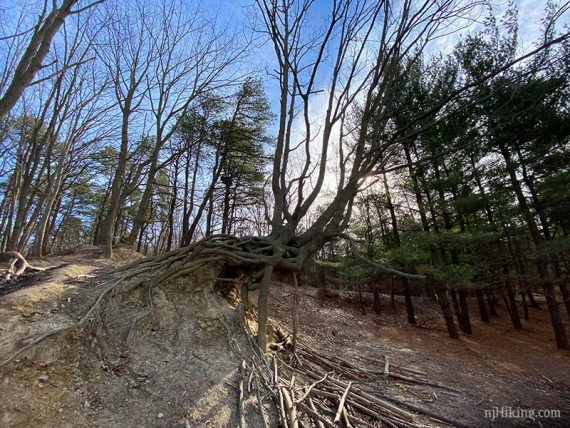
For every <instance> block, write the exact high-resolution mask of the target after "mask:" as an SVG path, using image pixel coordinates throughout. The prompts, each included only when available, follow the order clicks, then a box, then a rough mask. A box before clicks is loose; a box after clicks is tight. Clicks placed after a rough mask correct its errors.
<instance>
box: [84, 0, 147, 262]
mask: <svg viewBox="0 0 570 428" xmlns="http://www.w3.org/2000/svg"><path fill="white" fill-rule="evenodd" d="M100 17H101V19H100V23H99V25H100V26H102V27H103V30H102V31H101V32H100V33H99V34H98V44H97V54H98V56H99V58H100V59H101V61H102V62H103V64H104V65H105V68H106V69H107V72H108V75H109V78H110V79H111V80H112V84H113V88H114V95H115V99H116V101H117V105H118V108H119V110H120V114H121V127H120V129H121V132H120V149H119V154H118V159H117V167H116V169H115V173H114V175H113V179H112V184H111V193H110V196H109V206H108V208H107V210H106V214H105V215H104V217H103V220H102V221H101V224H100V228H99V230H98V234H97V236H96V237H95V243H96V244H101V245H104V246H105V256H106V257H112V251H113V250H112V244H113V238H114V235H115V223H116V220H117V216H118V215H119V212H120V210H121V207H122V204H123V200H124V196H125V194H124V191H123V190H124V189H123V186H124V184H125V172H126V169H127V163H128V161H129V158H130V154H131V152H133V151H134V148H133V147H132V143H131V141H130V140H129V128H132V127H133V119H134V115H135V114H136V113H137V112H138V111H139V109H140V108H141V105H142V104H143V101H144V100H145V97H146V95H147V91H148V86H147V77H146V74H147V72H148V71H149V68H150V67H151V65H152V64H153V62H154V61H155V60H156V59H157V52H155V51H154V49H153V42H152V39H151V38H150V37H149V36H148V34H147V30H148V28H152V27H153V26H154V23H153V22H152V19H150V18H149V17H148V14H147V12H146V11H145V4H144V2H137V3H135V4H134V5H133V4H132V3H127V4H125V5H123V4H120V3H112V4H111V3H110V4H108V7H106V8H104V9H103V11H102V12H101V14H100Z"/></svg>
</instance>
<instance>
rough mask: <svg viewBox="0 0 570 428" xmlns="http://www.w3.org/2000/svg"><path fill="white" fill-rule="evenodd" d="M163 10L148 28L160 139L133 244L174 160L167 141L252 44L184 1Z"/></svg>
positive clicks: (151, 85) (224, 80) (154, 113)
mask: <svg viewBox="0 0 570 428" xmlns="http://www.w3.org/2000/svg"><path fill="white" fill-rule="evenodd" d="M158 13H159V16H160V19H158V22H157V25H155V26H153V27H148V26H147V28H146V35H147V37H150V38H151V39H152V42H153V47H152V49H153V50H154V52H155V53H156V61H154V62H153V64H152V67H150V69H149V72H148V74H147V79H148V82H147V85H148V87H149V92H148V95H149V103H150V109H151V114H152V119H153V122H154V123H153V131H154V132H155V136H156V137H155V145H154V148H153V150H152V153H151V156H150V160H149V161H150V167H149V171H148V175H147V180H146V185H145V189H144V192H143V196H142V198H141V201H140V204H139V207H138V211H137V214H136V217H135V219H134V223H133V227H132V229H131V232H130V234H129V236H128V239H127V240H128V242H129V243H131V244H132V243H134V242H135V241H136V239H137V237H138V235H139V233H140V231H141V228H142V227H143V225H144V224H145V222H146V214H147V209H148V206H149V203H150V201H151V198H152V194H153V187H154V178H155V176H156V173H157V172H158V171H159V170H160V169H162V168H163V167H164V166H165V165H166V164H167V163H168V162H170V161H172V160H173V157H167V158H166V159H163V160H161V159H160V155H161V151H162V149H163V147H164V145H165V143H166V142H167V141H168V140H169V139H170V138H171V137H172V135H173V134H174V132H175V131H176V125H177V123H178V122H179V120H180V118H181V117H182V115H183V114H184V113H185V112H186V111H187V110H188V108H189V106H191V105H192V103H193V102H195V101H196V100H197V99H198V97H199V96H201V95H203V94H206V93H208V92H211V91H213V90H216V89H218V88H220V87H224V86H226V85H228V84H230V83H231V82H232V81H233V80H234V79H235V74H234V73H235V72H230V67H231V66H233V65H236V63H237V62H238V61H239V60H240V59H241V57H242V54H243V52H244V50H245V48H246V47H247V43H245V46H241V47H240V46H237V45H236V43H235V41H234V40H233V38H232V35H231V34H230V33H229V30H228V29H227V28H218V24H217V23H216V22H215V21H209V20H207V19H206V18H205V17H203V16H202V15H201V13H200V12H199V11H196V10H190V9H188V8H186V7H185V6H184V2H181V1H173V2H171V3H170V4H168V5H166V4H163V5H161V6H160V10H159V11H158Z"/></svg>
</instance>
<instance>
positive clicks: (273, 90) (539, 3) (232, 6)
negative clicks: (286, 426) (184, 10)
mask: <svg viewBox="0 0 570 428" xmlns="http://www.w3.org/2000/svg"><path fill="white" fill-rule="evenodd" d="M462 1H464V2H468V1H469V0H462ZM514 3H515V5H516V7H517V9H518V16H519V49H520V51H521V53H522V52H527V51H529V50H531V49H532V48H534V47H535V46H536V43H537V40H538V38H539V35H540V21H541V19H542V18H543V16H544V11H545V7H546V4H547V1H546V0H515V1H514ZM213 4H215V2H214V3H210V5H212V6H211V7H213V8H214V9H217V10H218V12H219V16H220V17H231V21H232V25H235V26H240V25H247V24H249V23H250V22H251V16H252V14H254V13H255V6H254V1H253V0H219V2H218V3H217V5H215V6H213ZM492 5H493V9H494V10H495V11H496V12H497V13H499V14H500V13H502V12H503V11H504V10H505V9H506V7H507V5H508V2H507V0H492ZM330 6H331V0H316V1H315V3H314V13H313V16H314V17H315V21H316V22H315V24H316V25H318V24H319V22H318V17H319V16H323V22H324V20H325V19H326V16H327V15H328V11H329V9H330ZM473 18H474V21H475V22H473V23H472V24H471V25H470V26H468V27H465V26H464V24H462V27H463V28H462V29H461V30H460V31H459V32H457V33H455V34H452V35H450V36H449V37H446V38H443V39H441V40H439V41H438V42H437V43H436V44H435V45H434V46H433V47H432V49H431V50H430V51H431V52H434V53H435V52H436V51H440V50H443V51H449V50H451V49H452V47H453V46H454V44H455V43H457V41H459V40H460V38H461V37H464V36H466V35H468V34H473V33H476V32H477V31H479V30H480V29H481V28H482V27H481V24H480V23H477V22H476V21H479V22H482V19H483V18H484V16H483V15H481V14H478V15H476V16H474V17H473ZM565 26H566V30H565V31H570V28H568V26H570V13H566V14H565V15H564V16H563V17H562V19H561V20H560V21H559V25H558V28H557V29H558V31H561V32H562V31H564V27H565ZM274 61H275V59H274V52H273V48H272V46H271V43H269V42H265V43H262V44H260V45H258V46H256V48H255V50H254V52H253V53H252V56H251V61H250V62H249V63H250V65H251V67H252V70H254V71H255V72H257V73H259V76H260V77H261V78H262V79H263V80H264V82H265V88H266V91H267V96H268V98H269V101H270V103H271V106H272V108H273V111H274V113H277V108H278V105H279V93H278V85H277V82H276V81H275V79H274V78H272V77H271V76H269V75H268V73H267V72H266V71H267V70H271V69H273V68H274V64H275V62H274ZM271 131H272V133H276V129H275V126H274V127H273V129H272V130H271Z"/></svg>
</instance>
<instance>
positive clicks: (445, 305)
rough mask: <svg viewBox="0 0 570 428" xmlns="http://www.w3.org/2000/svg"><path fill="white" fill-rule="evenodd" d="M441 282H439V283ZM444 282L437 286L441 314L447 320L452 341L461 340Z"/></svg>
mask: <svg viewBox="0 0 570 428" xmlns="http://www.w3.org/2000/svg"><path fill="white" fill-rule="evenodd" d="M438 282H439V281H438ZM446 288H447V287H446V286H445V284H444V283H443V282H441V283H439V284H437V285H436V294H437V298H438V300H439V305H440V307H441V312H442V313H443V317H444V319H445V324H446V326H447V332H448V334H449V337H451V338H452V339H459V333H458V332H457V327H456V326H455V323H454V322H453V313H452V312H451V305H450V304H449V299H448V298H447V290H446Z"/></svg>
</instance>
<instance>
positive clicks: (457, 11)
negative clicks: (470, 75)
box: [28, 0, 569, 349]
mask: <svg viewBox="0 0 570 428" xmlns="http://www.w3.org/2000/svg"><path fill="white" fill-rule="evenodd" d="M256 3H257V5H258V7H259V9H260V11H261V15H262V18H263V22H264V28H265V31H266V33H267V35H268V36H269V38H270V40H271V41H272V43H273V49H274V51H275V55H276V59H277V63H278V70H277V76H278V79H279V83H280V91H281V93H280V110H279V130H278V135H277V141H276V147H275V155H274V159H273V169H272V177H271V191H272V195H273V206H272V210H271V211H272V215H271V216H270V218H268V221H270V223H271V233H269V234H268V236H265V237H244V238H238V237H235V236H231V235H216V236H211V237H208V238H205V239H204V240H202V241H200V242H197V243H194V244H192V245H189V246H187V247H183V248H179V249H176V250H173V251H170V252H168V253H165V254H162V255H158V256H155V257H151V258H147V259H144V260H142V261H140V262H137V263H135V264H133V265H130V266H128V267H127V268H125V269H123V270H121V271H119V272H118V274H117V275H118V276H117V277H116V278H115V279H113V280H112V281H111V282H110V283H109V284H107V287H106V288H105V290H104V292H103V293H102V294H101V295H100V296H99V298H98V299H97V301H96V302H95V304H94V305H93V306H92V308H91V309H90V310H89V312H88V313H87V314H86V315H85V317H84V318H83V319H82V320H81V321H80V322H79V326H83V325H85V324H86V323H88V322H89V320H90V319H92V317H93V315H95V314H96V313H99V312H101V311H103V312H104V311H105V303H106V302H109V301H110V300H112V298H113V297H114V296H119V295H125V293H129V292H131V291H134V290H138V291H140V290H141V289H142V290H145V291H148V293H141V294H140V296H148V297H147V298H146V300H147V304H148V305H149V310H147V311H143V312H142V313H141V314H140V316H138V317H136V318H135V321H134V322H133V324H134V323H136V321H137V320H139V319H142V318H143V317H145V316H147V315H148V314H149V312H150V311H151V310H152V308H153V293H152V290H153V289H154V288H156V287H158V286H160V287H161V288H165V287H166V285H167V284H168V283H170V282H171V281H173V280H175V279H177V278H181V277H184V276H191V275H194V274H196V273H197V272H198V270H200V269H202V268H204V266H205V265H210V266H214V267H215V269H214V270H215V271H216V272H218V275H220V276H223V272H230V273H231V272H236V271H239V272H241V273H242V274H243V273H245V277H246V278H250V279H251V281H248V283H258V284H259V287H260V292H259V301H258V310H259V316H258V335H257V341H258V344H259V345H260V347H261V348H262V349H266V342H267V337H266V325H267V301H268V293H269V285H270V281H271V276H272V274H273V272H274V271H285V272H292V273H295V272H297V271H298V270H299V269H300V268H301V267H302V266H303V264H304V263H305V262H306V261H307V259H308V258H309V257H311V256H312V255H313V254H315V253H316V252H317V251H318V250H319V249H320V248H322V246H323V245H324V244H325V243H327V242H328V241H330V240H331V239H335V238H338V237H341V236H342V234H343V231H344V230H345V229H346V228H347V226H348V224H349V220H350V216H351V212H352V207H353V201H354V198H355V196H356V195H357V194H358V192H359V191H360V190H361V189H362V188H363V187H365V186H366V184H367V182H368V178H369V177H371V176H374V175H375V174H381V173H383V172H385V171H389V170H390V169H391V168H393V167H394V166H393V165H391V154H392V153H394V152H396V151H398V150H400V149H401V144H402V143H403V142H405V141H406V139H407V138H411V137H415V136H417V135H418V134H420V133H421V132H422V131H423V129H422V128H418V127H417V126H416V125H417V124H418V123H419V122H420V120H421V119H423V118H424V117H425V116H428V115H431V114H433V113H434V112H438V111H440V110H441V109H442V108H443V107H446V108H447V110H446V114H449V112H453V106H452V104H453V101H454V100H455V99H456V97H458V96H460V95H461V94H463V93H465V92H468V91H470V90H472V89H473V88H475V87H476V86H477V85H478V84H480V83H481V82H470V83H468V84H466V85H465V86H463V87H462V88H460V89H459V90H455V91H454V92H453V93H446V94H443V95H442V97H441V98H440V99H434V100H433V103H432V106H431V109H429V111H428V113H426V114H425V116H423V117H422V116H420V117H418V118H417V120H416V121H410V123H409V124H408V125H407V126H406V127H401V128H399V129H398V130H397V131H396V130H394V127H393V126H392V119H393V118H394V116H395V113H396V112H395V109H396V108H400V107H396V106H399V103H397V102H396V100H398V97H399V94H400V92H399V89H400V88H401V85H403V82H402V76H405V75H406V72H407V70H408V69H409V68H410V67H412V66H413V65H414V64H415V63H416V62H417V61H419V60H420V58H421V56H422V51H423V50H424V49H425V47H426V45H427V44H428V43H429V42H430V40H433V39H434V38H436V37H438V36H439V35H441V34H445V33H446V32H448V31H449V25H450V22H451V21H454V20H455V21H456V20H458V19H462V18H465V19H467V17H468V16H469V14H470V13H471V12H472V9H473V8H474V7H477V6H478V4H477V2H470V3H469V4H468V5H464V4H463V3H462V2H457V1H454V0H443V1H438V2H433V1H432V0H425V1H421V2H418V1H412V0H404V1H401V2H397V4H396V2H391V1H388V0H384V1H377V0H372V1H352V0H344V1H335V2H333V3H332V9H331V10H330V15H329V16H328V20H327V21H326V22H327V24H326V26H325V27H324V28H323V29H322V32H320V33H315V32H314V29H311V28H310V22H311V21H312V20H313V18H314V15H313V14H314V13H316V12H315V11H314V10H313V9H312V7H311V6H313V2H312V1H310V0H305V1H301V2H293V1H291V2H290V1H286V2H276V1H271V0H257V2H256ZM278 3H279V4H278ZM320 21H321V22H322V17H320ZM311 30H313V31H311ZM309 32H310V35H309ZM568 37H569V36H568V34H566V35H564V36H561V37H559V38H556V39H552V40H550V41H549V42H547V43H545V44H544V45H543V46H541V47H539V48H537V49H536V50H535V51H533V52H530V53H528V54H526V55H524V56H522V57H520V58H518V59H515V60H513V61H510V62H509V63H507V64H506V65H504V66H502V67H501V68H500V69H497V70H494V71H493V72H492V73H489V74H488V75H486V76H485V78H484V80H487V79H491V78H493V77H494V76H496V75H498V74H500V73H502V72H503V71H505V70H507V69H508V68H509V67H511V66H512V65H514V64H516V63H518V62H520V61H523V60H524V59H527V58H529V57H530V56H532V55H534V54H536V53H537V52H539V51H541V50H543V49H545V48H547V47H549V46H551V45H553V44H555V43H560V42H562V41H564V40H567V39H568ZM315 105H318V106H324V112H323V115H322V117H319V118H318V119H319V123H318V124H315V123H314V122H313V120H312V115H313V114H314V111H315V110H314V107H315ZM422 114H424V113H422ZM402 150H403V149H402ZM293 161H294V162H293ZM292 165H295V167H293V166H292ZM331 171H334V174H333V173H331ZM331 181H334V186H331V185H330V182H331ZM324 190H328V191H334V195H333V196H332V197H331V198H329V199H328V200H327V201H326V202H325V203H324V206H325V208H324V209H323V210H321V211H320V212H319V214H318V215H317V216H316V217H315V218H314V220H313V221H311V222H310V224H309V226H308V227H307V226H306V223H307V221H306V217H307V215H308V214H309V213H310V211H311V209H314V208H315V205H317V204H319V203H322V202H323V199H322V193H323V191H324ZM267 211H270V210H269V208H268V210H267ZM302 224H303V226H304V227H303V228H301V225H302ZM376 267H377V268H380V269H385V268H384V267H383V266H382V265H379V264H376ZM391 272H392V273H393V274H399V275H403V276H406V274H404V273H402V272H398V271H395V270H391ZM241 276H243V275H241ZM407 276H408V277H410V275H407ZM412 277H413V275H412ZM246 287H247V284H246ZM202 288H203V287H202ZM210 291H213V287H211V289H210ZM190 292H192V290H190ZM561 334H562V333H561ZM41 339H43V337H42V338H40V340H41ZM34 342H35V341H34ZM34 342H32V344H33V343H34ZM558 343H559V344H562V345H564V344H566V347H568V341H567V339H566V338H565V336H564V337H560V338H558ZM30 345H31V344H30ZM28 346H29V345H28Z"/></svg>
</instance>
